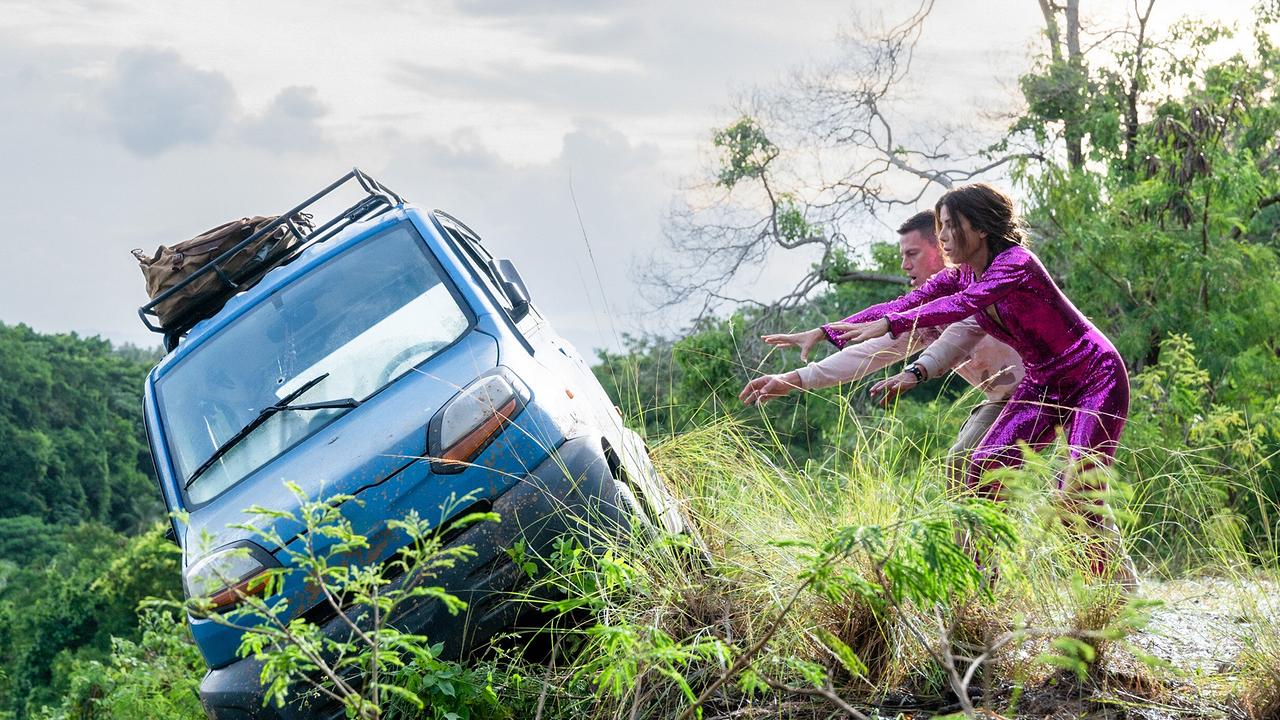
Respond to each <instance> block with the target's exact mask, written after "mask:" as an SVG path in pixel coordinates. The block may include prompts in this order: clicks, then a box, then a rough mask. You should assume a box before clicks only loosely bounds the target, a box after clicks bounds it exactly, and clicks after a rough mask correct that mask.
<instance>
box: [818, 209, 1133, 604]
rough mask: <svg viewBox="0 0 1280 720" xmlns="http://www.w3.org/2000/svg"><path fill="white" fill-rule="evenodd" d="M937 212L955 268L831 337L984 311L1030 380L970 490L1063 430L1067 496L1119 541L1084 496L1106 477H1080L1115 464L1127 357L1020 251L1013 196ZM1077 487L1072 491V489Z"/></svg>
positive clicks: (1099, 567) (989, 439)
mask: <svg viewBox="0 0 1280 720" xmlns="http://www.w3.org/2000/svg"><path fill="white" fill-rule="evenodd" d="M937 216H938V219H939V223H940V224H941V225H942V231H941V233H940V238H941V240H942V243H943V249H944V250H945V251H946V253H947V256H948V258H950V259H951V261H952V262H953V263H955V266H954V267H949V268H947V269H945V270H943V271H941V272H939V273H938V274H937V275H934V276H933V277H932V278H931V279H930V280H929V281H928V282H927V283H925V284H924V285H923V286H921V287H920V288H919V289H917V290H915V291H913V292H911V293H909V294H907V295H903V296H902V297H899V298H898V299H896V300H891V301H889V302H887V303H882V304H880V305H875V306H872V307H870V308H867V309H866V310H863V311H862V312H860V313H858V314H856V315H853V316H852V317H850V318H848V319H847V320H846V321H845V323H837V324H833V327H832V328H831V329H829V330H828V333H829V334H831V335H832V336H833V340H837V341H843V342H849V341H853V342H861V341H863V340H868V339H870V338H873V337H878V336H880V335H883V334H885V333H893V334H894V335H895V336H896V335H898V334H900V333H903V332H909V331H910V330H911V328H912V327H932V326H935V325H944V324H947V323H953V322H956V321H958V320H963V319H964V318H966V317H969V316H971V315H976V316H977V321H978V324H979V325H981V326H982V328H983V329H984V330H986V331H987V333H989V334H990V335H991V336H992V337H994V338H996V339H997V340H1000V341H1002V342H1004V343H1007V344H1008V345H1009V346H1010V347H1012V348H1013V349H1014V350H1016V351H1017V352H1018V354H1019V355H1020V356H1021V357H1022V362H1023V364H1024V365H1025V366H1026V369H1027V374H1026V377H1025V378H1024V379H1023V380H1022V382H1021V383H1020V384H1019V385H1018V387H1017V388H1016V389H1015V390H1014V392H1013V395H1012V396H1010V398H1009V403H1008V405H1006V406H1005V408H1004V410H1003V411H1002V412H1001V413H1000V415H999V416H998V418H997V419H996V421H995V423H994V424H993V425H992V426H991V429H990V430H989V431H988V432H987V435H986V437H985V438H983V440H982V442H981V443H979V445H978V447H977V448H976V449H975V451H974V453H973V456H972V459H971V461H970V465H969V473H968V476H967V483H968V485H969V487H970V488H971V489H972V490H973V491H974V492H976V493H978V494H980V495H982V496H986V497H997V496H998V494H999V492H1000V486H999V484H998V483H988V484H986V485H983V484H982V477H983V474H984V472H986V471H987V470H991V469H993V468H998V467H1007V466H1014V465H1017V464H1019V463H1020V462H1021V460H1022V458H1021V452H1020V451H1019V449H1018V443H1019V441H1022V442H1026V443H1027V444H1028V445H1030V446H1031V447H1033V448H1036V449H1040V448H1043V447H1045V446H1047V445H1048V444H1050V443H1051V442H1053V439H1054V434H1055V431H1056V429H1057V428H1058V427H1062V428H1064V430H1065V433H1066V439H1067V443H1068V445H1069V447H1070V453H1071V459H1072V471H1071V472H1069V473H1068V474H1067V476H1065V477H1064V476H1061V475H1060V476H1059V478H1058V485H1059V489H1060V490H1061V489H1066V490H1067V491H1068V493H1067V497H1068V499H1069V500H1070V502H1072V504H1073V505H1075V509H1076V510H1077V512H1079V513H1080V514H1081V515H1083V516H1084V518H1085V520H1086V521H1087V522H1088V523H1089V525H1091V526H1092V527H1094V528H1095V529H1097V530H1102V531H1104V534H1105V535H1113V530H1112V528H1111V526H1110V523H1109V522H1108V521H1107V520H1105V519H1104V517H1103V516H1102V515H1100V514H1098V513H1097V512H1094V511H1089V510H1088V501H1087V500H1082V498H1081V493H1082V492H1084V491H1089V490H1102V489H1105V479H1103V478H1102V473H1090V476H1092V478H1091V480H1090V481H1091V482H1093V483H1095V484H1094V485H1093V486H1088V485H1087V484H1085V483H1086V481H1084V480H1083V479H1081V477H1080V475H1079V473H1080V472H1081V471H1083V470H1086V469H1088V468H1090V467H1094V466H1096V465H1099V464H1101V465H1109V464H1110V463H1111V461H1112V460H1113V459H1114V457H1115V452H1116V448H1117V444H1118V442H1119V440H1120V433H1121V431H1122V430H1123V429H1124V423H1125V419H1126V417H1127V416H1128V412H1129V378H1128V374H1127V372H1126V370H1125V365H1124V360H1123V359H1122V358H1121V357H1120V354H1119V353H1118V352H1116V349H1115V346H1113V345H1112V344H1111V341H1110V340H1108V339H1107V337H1106V336H1105V335H1103V334H1102V332H1101V331H1099V330H1098V329H1097V328H1096V327H1094V326H1093V324H1092V323H1091V322H1089V320H1088V318H1086V317H1085V316H1084V315H1082V314H1081V313H1080V311H1079V310H1077V309H1076V308H1075V306H1074V305H1072V304H1071V301H1070V300H1068V299H1067V297H1066V296H1065V295H1063V294H1062V291H1061V290H1059V289H1058V286H1057V285H1056V284H1055V283H1054V282H1053V279H1052V278H1050V277H1049V274H1048V273H1047V272H1046V271H1045V269H1044V266H1043V265H1041V264H1040V260H1039V258H1037V257H1036V256H1035V255H1034V254H1033V253H1032V252H1031V251H1030V250H1028V249H1027V248H1025V247H1023V244H1022V243H1023V237H1024V235H1023V232H1022V230H1021V227H1020V222H1019V220H1018V217H1017V215H1016V213H1015V211H1014V207H1013V201H1012V200H1011V199H1010V198H1009V197H1008V196H1007V195H1005V194H1004V193H1002V192H1000V191H999V190H997V189H995V188H994V187H992V186H990V185H987V184H985V183H976V184H972V185H966V186H964V187H960V188H956V189H953V190H950V191H948V192H947V193H946V194H945V195H943V196H942V198H941V199H939V200H938V204H937ZM849 323H852V325H850V324H849ZM1068 481H1070V482H1071V483H1072V485H1073V487H1069V488H1064V487H1063V486H1064V484H1065V483H1066V482H1068ZM1110 544H1114V542H1112V543H1110ZM1087 550H1088V556H1089V558H1090V564H1091V565H1092V569H1093V570H1094V572H1095V573H1099V574H1100V573H1103V572H1105V568H1106V565H1107V561H1108V555H1110V554H1111V552H1112V548H1108V547H1101V548H1092V547H1091V548H1087ZM1118 571H1119V573H1120V574H1121V575H1122V577H1121V578H1120V579H1121V580H1122V581H1125V582H1126V583H1129V582H1131V581H1132V578H1131V577H1128V575H1129V574H1130V568H1129V566H1128V563H1127V558H1126V559H1124V562H1122V563H1121V565H1120V567H1119V568H1118Z"/></svg>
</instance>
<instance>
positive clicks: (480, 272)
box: [442, 223, 512, 312]
mask: <svg viewBox="0 0 1280 720" xmlns="http://www.w3.org/2000/svg"><path fill="white" fill-rule="evenodd" d="M442 224H443V225H444V226H445V228H446V229H447V230H448V231H449V236H450V237H452V238H453V240H454V242H456V243H457V244H458V247H459V248H460V249H461V250H462V255H463V258H464V259H465V260H466V263H467V264H468V265H470V266H471V270H472V272H474V273H475V274H476V276H477V277H479V278H480V281H481V282H483V283H484V284H485V285H486V286H488V288H489V292H490V293H492V294H493V297H494V299H495V300H497V301H498V304H499V305H501V306H502V309H503V310H506V311H507V312H510V311H511V309H512V306H511V300H510V299H509V298H507V294H506V293H505V292H503V291H502V286H501V285H500V284H499V283H498V278H496V277H494V275H493V270H491V269H490V268H489V262H488V261H489V259H491V258H492V256H491V255H489V253H488V251H486V250H485V249H484V248H483V247H482V246H480V245H478V244H476V243H475V242H474V241H472V240H471V239H470V238H468V237H467V236H466V235H465V234H464V233H462V232H459V231H458V230H457V229H455V228H454V227H453V226H452V225H450V224H449V223H442Z"/></svg>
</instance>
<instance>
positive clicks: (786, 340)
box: [760, 328, 827, 362]
mask: <svg viewBox="0 0 1280 720" xmlns="http://www.w3.org/2000/svg"><path fill="white" fill-rule="evenodd" d="M826 337H827V334H826V333H825V332H823V331H822V328H814V329H813V330H805V331H804V332H798V333H790V334H785V333H779V334H776V335H761V336H760V339H761V340H764V341H765V343H767V344H769V345H772V346H774V347H780V348H789V347H794V348H800V359H801V360H803V361H805V362H808V361H809V351H810V350H813V348H814V346H815V345H817V344H818V343H820V342H822V341H823V340H825V339H826Z"/></svg>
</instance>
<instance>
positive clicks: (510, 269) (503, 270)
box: [489, 258, 530, 321]
mask: <svg viewBox="0 0 1280 720" xmlns="http://www.w3.org/2000/svg"><path fill="white" fill-rule="evenodd" d="M489 267H490V268H491V269H492V270H493V274H494V275H497V276H498V282H500V283H501V284H502V292H503V293H505V294H506V296H507V299H508V300H510V301H511V319H512V320H516V321H520V320H522V319H524V316H525V315H528V314H529V302H530V301H529V288H528V287H526V286H525V284H524V279H523V278H521V277H520V272H519V271H518V270H516V266H515V265H514V264H513V263H512V262H511V261H510V260H508V259H506V258H501V259H496V260H490V261H489Z"/></svg>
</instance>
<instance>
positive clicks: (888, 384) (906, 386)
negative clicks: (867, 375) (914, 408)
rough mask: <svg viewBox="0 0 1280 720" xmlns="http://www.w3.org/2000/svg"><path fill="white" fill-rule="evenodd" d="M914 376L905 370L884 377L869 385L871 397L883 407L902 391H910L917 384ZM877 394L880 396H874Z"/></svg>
mask: <svg viewBox="0 0 1280 720" xmlns="http://www.w3.org/2000/svg"><path fill="white" fill-rule="evenodd" d="M919 384H920V383H919V381H917V380H916V376H915V375H914V374H912V373H909V372H907V371H905V370H903V371H902V372H900V373H898V374H897V375H894V376H893V377H890V378H885V379H884V380H881V381H880V382H878V383H876V384H875V385H872V386H871V397H872V398H874V399H875V401H876V402H878V403H880V405H881V406H882V407H883V406H885V405H888V404H889V403H891V402H893V401H894V400H896V399H897V397H898V396H899V395H901V394H902V393H904V392H910V391H911V390H913V389H915V386H916V385H919ZM877 395H879V396H880V397H876V396H877Z"/></svg>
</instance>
